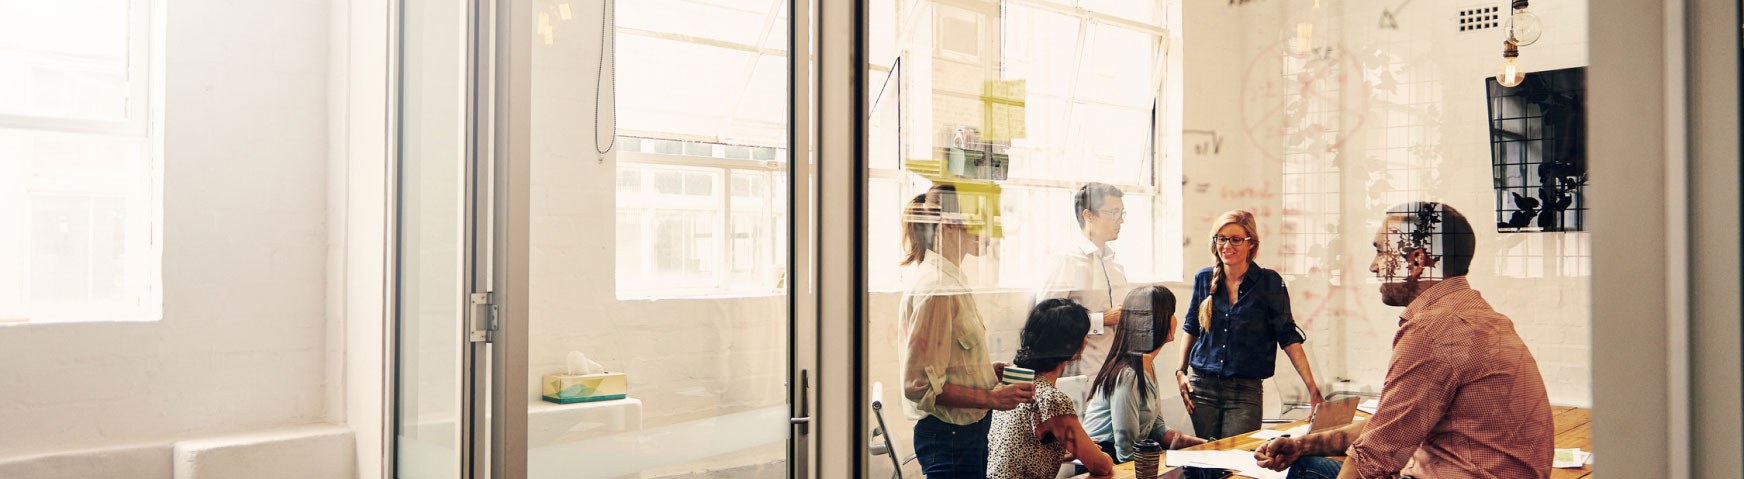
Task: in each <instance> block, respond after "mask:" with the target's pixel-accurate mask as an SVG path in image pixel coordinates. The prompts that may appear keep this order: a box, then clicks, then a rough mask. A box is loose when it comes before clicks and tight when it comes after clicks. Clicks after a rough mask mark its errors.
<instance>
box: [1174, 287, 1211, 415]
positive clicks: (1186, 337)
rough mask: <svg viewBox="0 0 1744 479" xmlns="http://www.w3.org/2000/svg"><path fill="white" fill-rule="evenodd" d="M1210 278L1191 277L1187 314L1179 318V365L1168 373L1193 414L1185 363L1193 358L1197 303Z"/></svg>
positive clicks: (1197, 339) (1197, 328)
mask: <svg viewBox="0 0 1744 479" xmlns="http://www.w3.org/2000/svg"><path fill="white" fill-rule="evenodd" d="M1207 283H1210V279H1208V278H1207V277H1205V275H1204V274H1199V275H1195V276H1194V278H1193V300H1192V301H1188V302H1187V316H1186V317H1184V318H1181V340H1182V342H1181V363H1180V364H1181V365H1180V367H1178V368H1177V369H1175V371H1174V372H1172V373H1170V376H1171V377H1174V378H1175V385H1176V387H1177V388H1179V389H1180V390H1181V403H1182V404H1185V405H1186V406H1187V414H1189V415H1191V414H1193V397H1192V394H1193V385H1192V384H1191V382H1189V381H1187V365H1188V364H1189V362H1190V361H1192V359H1193V345H1195V344H1199V332H1200V331H1199V303H1203V302H1205V296H1206V295H1207V294H1209V293H1208V292H1209V291H1210V290H1209V289H1208V288H1206V287H1205V285H1206V284H1207Z"/></svg>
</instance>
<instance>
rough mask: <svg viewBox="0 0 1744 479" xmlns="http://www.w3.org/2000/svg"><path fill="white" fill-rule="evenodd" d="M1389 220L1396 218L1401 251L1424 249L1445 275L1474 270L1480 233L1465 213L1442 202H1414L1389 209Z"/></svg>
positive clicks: (1452, 275)
mask: <svg viewBox="0 0 1744 479" xmlns="http://www.w3.org/2000/svg"><path fill="white" fill-rule="evenodd" d="M1387 216H1388V219H1392V220H1397V224H1398V225H1399V231H1398V233H1399V235H1400V236H1401V237H1400V238H1398V240H1397V241H1399V244H1400V246H1401V248H1400V250H1401V251H1400V252H1401V253H1410V252H1411V251H1414V250H1419V249H1421V250H1425V253H1427V254H1428V255H1429V256H1430V257H1432V258H1435V259H1436V262H1437V263H1440V265H1441V272H1442V274H1443V276H1444V277H1447V278H1452V277H1454V276H1465V275H1466V273H1468V272H1470V271H1471V262H1472V254H1473V253H1474V252H1476V251H1477V242H1478V241H1477V236H1476V235H1474V234H1472V227H1471V223H1469V222H1467V221H1466V219H1465V215H1462V214H1460V213H1459V211H1458V210H1455V209H1453V207H1452V206H1447V205H1446V204H1443V203H1436V202H1433V201H1413V202H1410V203H1405V204H1401V205H1398V206H1394V207H1392V208H1389V209H1387Z"/></svg>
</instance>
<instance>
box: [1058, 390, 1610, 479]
mask: <svg viewBox="0 0 1744 479" xmlns="http://www.w3.org/2000/svg"><path fill="white" fill-rule="evenodd" d="M1551 414H1553V415H1554V417H1555V421H1556V447H1557V448H1559V449H1569V448H1580V449H1581V450H1583V451H1587V452H1592V450H1593V429H1592V423H1593V410H1591V409H1587V408H1577V407H1568V406H1555V407H1552V408H1551ZM1357 416H1360V417H1365V418H1366V417H1368V413H1363V412H1358V413H1357ZM1303 424H1308V421H1307V420H1302V421H1296V422H1292V423H1288V424H1275V425H1273V426H1272V427H1269V428H1267V429H1289V428H1292V427H1296V426H1300V425H1303ZM1247 436H1248V435H1247V434H1242V435H1238V436H1236V437H1230V438H1224V439H1220V440H1216V441H1212V442H1208V443H1205V444H1200V445H1198V446H1193V447H1189V448H1186V449H1187V450H1192V451H1206V450H1209V451H1228V450H1232V449H1241V450H1253V449H1254V448H1256V447H1259V446H1260V444H1263V443H1265V441H1261V440H1258V439H1253V438H1250V437H1247ZM1167 454H1168V453H1167V452H1164V455H1165V457H1167ZM1340 459H1342V458H1340ZM1132 467H1133V463H1131V462H1128V463H1125V464H1116V465H1114V478H1115V479H1133V474H1132ZM1169 469H1170V468H1163V469H1162V471H1159V472H1167V471H1168V470H1169ZM1089 477H1090V475H1089V474H1082V475H1079V476H1077V478H1079V479H1083V478H1089ZM1233 477H1247V476H1239V475H1238V476H1233ZM1592 477H1593V466H1583V467H1581V468H1580V469H1551V470H1550V479H1592Z"/></svg>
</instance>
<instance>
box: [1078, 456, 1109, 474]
mask: <svg viewBox="0 0 1744 479" xmlns="http://www.w3.org/2000/svg"><path fill="white" fill-rule="evenodd" d="M1088 455H1091V456H1096V457H1095V458H1094V459H1092V460H1089V461H1082V462H1083V463H1084V467H1086V468H1089V469H1090V477H1097V478H1108V477H1114V458H1112V457H1108V453H1106V452H1102V451H1092V452H1090V454H1088ZM1097 469H1102V470H1100V471H1098V470H1097Z"/></svg>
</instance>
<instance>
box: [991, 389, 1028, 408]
mask: <svg viewBox="0 0 1744 479" xmlns="http://www.w3.org/2000/svg"><path fill="white" fill-rule="evenodd" d="M987 399H988V403H989V404H988V406H990V407H989V409H998V410H1000V411H1010V410H1012V409H1017V406H1018V405H1020V404H1023V403H1027V402H1030V400H1032V399H1035V385H1034V384H1029V383H1017V384H1001V385H998V386H994V387H993V390H992V391H988V392H987Z"/></svg>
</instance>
